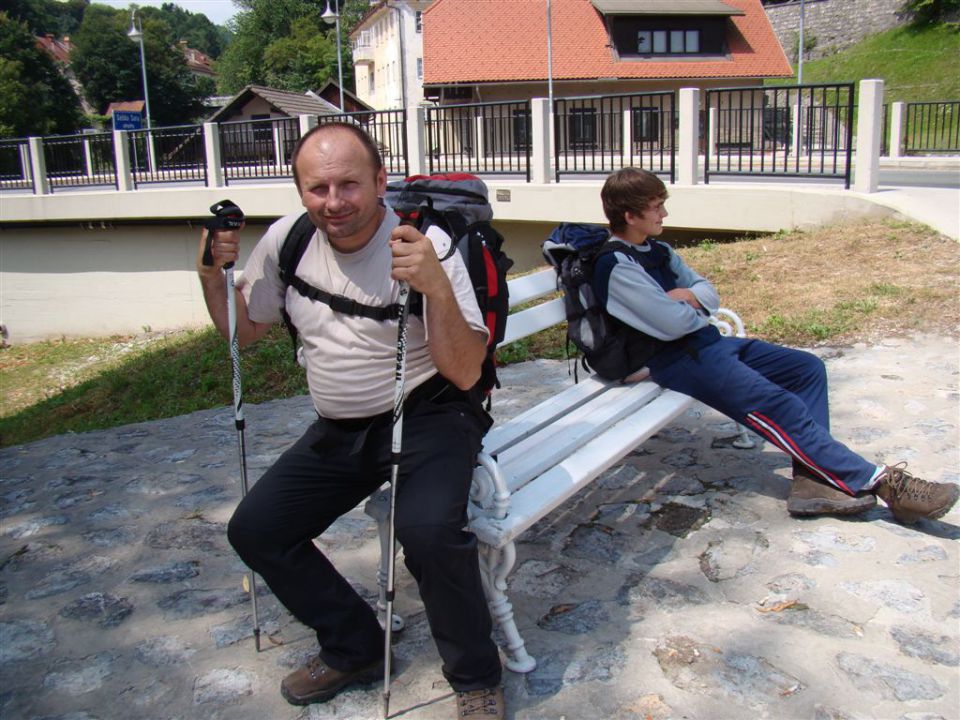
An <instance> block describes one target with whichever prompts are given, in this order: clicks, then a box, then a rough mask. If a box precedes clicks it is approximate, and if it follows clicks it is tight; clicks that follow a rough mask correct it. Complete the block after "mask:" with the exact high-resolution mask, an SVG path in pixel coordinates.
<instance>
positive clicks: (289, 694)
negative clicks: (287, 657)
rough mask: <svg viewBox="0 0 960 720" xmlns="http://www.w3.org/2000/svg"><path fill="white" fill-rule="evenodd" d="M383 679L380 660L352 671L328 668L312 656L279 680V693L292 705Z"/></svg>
mask: <svg viewBox="0 0 960 720" xmlns="http://www.w3.org/2000/svg"><path fill="white" fill-rule="evenodd" d="M382 678H383V659H382V658H381V659H380V660H377V661H376V662H374V663H371V664H370V665H367V666H366V667H363V668H360V669H359V670H355V671H353V672H341V671H340V670H334V669H333V668H332V667H328V666H327V665H325V664H324V662H323V660H321V659H320V656H319V655H315V656H314V657H312V658H310V659H309V660H308V661H307V664H306V665H304V666H303V667H302V668H300V669H299V670H295V671H294V672H292V673H290V674H289V675H287V676H286V677H285V678H284V679H283V681H282V682H281V683H280V694H281V695H283V698H284V700H286V701H287V702H288V703H290V704H291V705H309V704H310V703H320V702H326V701H327V700H330V699H332V698H333V697H334V696H335V695H336V694H337V693H339V692H340V691H341V690H343V689H344V688H346V687H347V686H349V685H363V684H366V683H371V682H374V681H376V680H378V679H382Z"/></svg>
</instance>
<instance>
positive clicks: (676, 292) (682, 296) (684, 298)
mask: <svg viewBox="0 0 960 720" xmlns="http://www.w3.org/2000/svg"><path fill="white" fill-rule="evenodd" d="M667 297H671V298H673V299H674V300H677V301H678V302H685V303H687V304H688V305H690V306H692V307H693V308H694V309H695V310H703V305H701V304H700V301H699V300H697V296H696V295H694V294H693V293H692V292H691V291H690V290H688V289H687V288H674V289H673V290H668V291H667Z"/></svg>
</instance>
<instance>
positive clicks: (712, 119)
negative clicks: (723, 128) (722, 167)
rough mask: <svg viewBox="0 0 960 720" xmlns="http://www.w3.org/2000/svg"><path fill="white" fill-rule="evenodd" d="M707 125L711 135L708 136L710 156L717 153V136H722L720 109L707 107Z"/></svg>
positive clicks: (714, 155)
mask: <svg viewBox="0 0 960 720" xmlns="http://www.w3.org/2000/svg"><path fill="white" fill-rule="evenodd" d="M707 115H708V116H709V118H708V120H707V127H709V128H710V135H709V136H708V137H707V147H708V148H710V156H711V157H716V155H717V138H718V137H719V136H720V126H719V125H717V123H718V122H720V111H719V110H718V109H717V108H716V107H711V108H707Z"/></svg>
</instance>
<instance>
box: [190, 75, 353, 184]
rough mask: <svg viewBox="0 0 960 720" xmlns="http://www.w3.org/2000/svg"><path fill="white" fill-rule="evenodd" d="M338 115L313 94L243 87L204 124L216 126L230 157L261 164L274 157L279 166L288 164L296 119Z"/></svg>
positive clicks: (260, 87)
mask: <svg viewBox="0 0 960 720" xmlns="http://www.w3.org/2000/svg"><path fill="white" fill-rule="evenodd" d="M339 114H340V109H339V108H338V107H337V106H336V105H334V104H332V103H329V102H327V101H326V100H324V99H323V98H321V97H319V96H318V95H317V94H316V93H313V92H306V93H295V92H290V91H288V90H277V89H276V88H270V87H264V86H263V85H247V86H246V87H245V88H243V90H241V91H240V92H238V93H237V94H236V95H234V96H233V97H232V98H231V99H230V100H229V101H228V102H227V103H226V104H225V105H224V106H223V107H222V108H220V109H219V110H217V111H216V112H215V113H213V115H211V116H210V117H209V118H208V120H207V121H208V122H215V123H220V145H221V148H222V149H223V152H224V153H226V154H228V155H229V156H230V157H233V158H240V157H245V158H249V159H250V160H255V161H257V162H262V161H263V160H264V159H266V158H269V157H270V156H272V155H274V154H276V155H277V157H276V161H277V165H278V166H280V165H283V164H287V163H289V161H290V155H291V154H292V152H293V147H294V145H296V143H297V139H298V138H299V137H300V128H299V126H298V122H299V121H298V120H297V116H299V115H339ZM240 121H245V122H240Z"/></svg>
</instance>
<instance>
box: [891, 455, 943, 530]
mask: <svg viewBox="0 0 960 720" xmlns="http://www.w3.org/2000/svg"><path fill="white" fill-rule="evenodd" d="M906 467H907V464H906V463H905V462H902V463H898V464H896V465H887V469H886V470H885V471H884V473H883V474H882V475H881V476H880V481H879V482H878V483H877V484H876V486H875V487H874V491H875V492H876V493H877V496H878V497H879V498H880V499H881V500H883V501H884V502H885V503H886V504H887V507H888V508H890V512H892V513H893V516H894V517H895V518H896V519H897V520H899V521H900V522H902V523H915V522H916V521H917V520H921V519H923V518H926V519H928V520H936V519H937V518H940V517H943V516H944V515H946V514H947V512H949V510H950V508H952V507H953V505H954V503H956V502H957V498H960V486H957V485H954V484H953V483H936V482H929V481H927V480H921V479H920V478H918V477H914V476H913V475H911V474H910V473H908V472H907V471H906V469H905V468H906Z"/></svg>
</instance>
